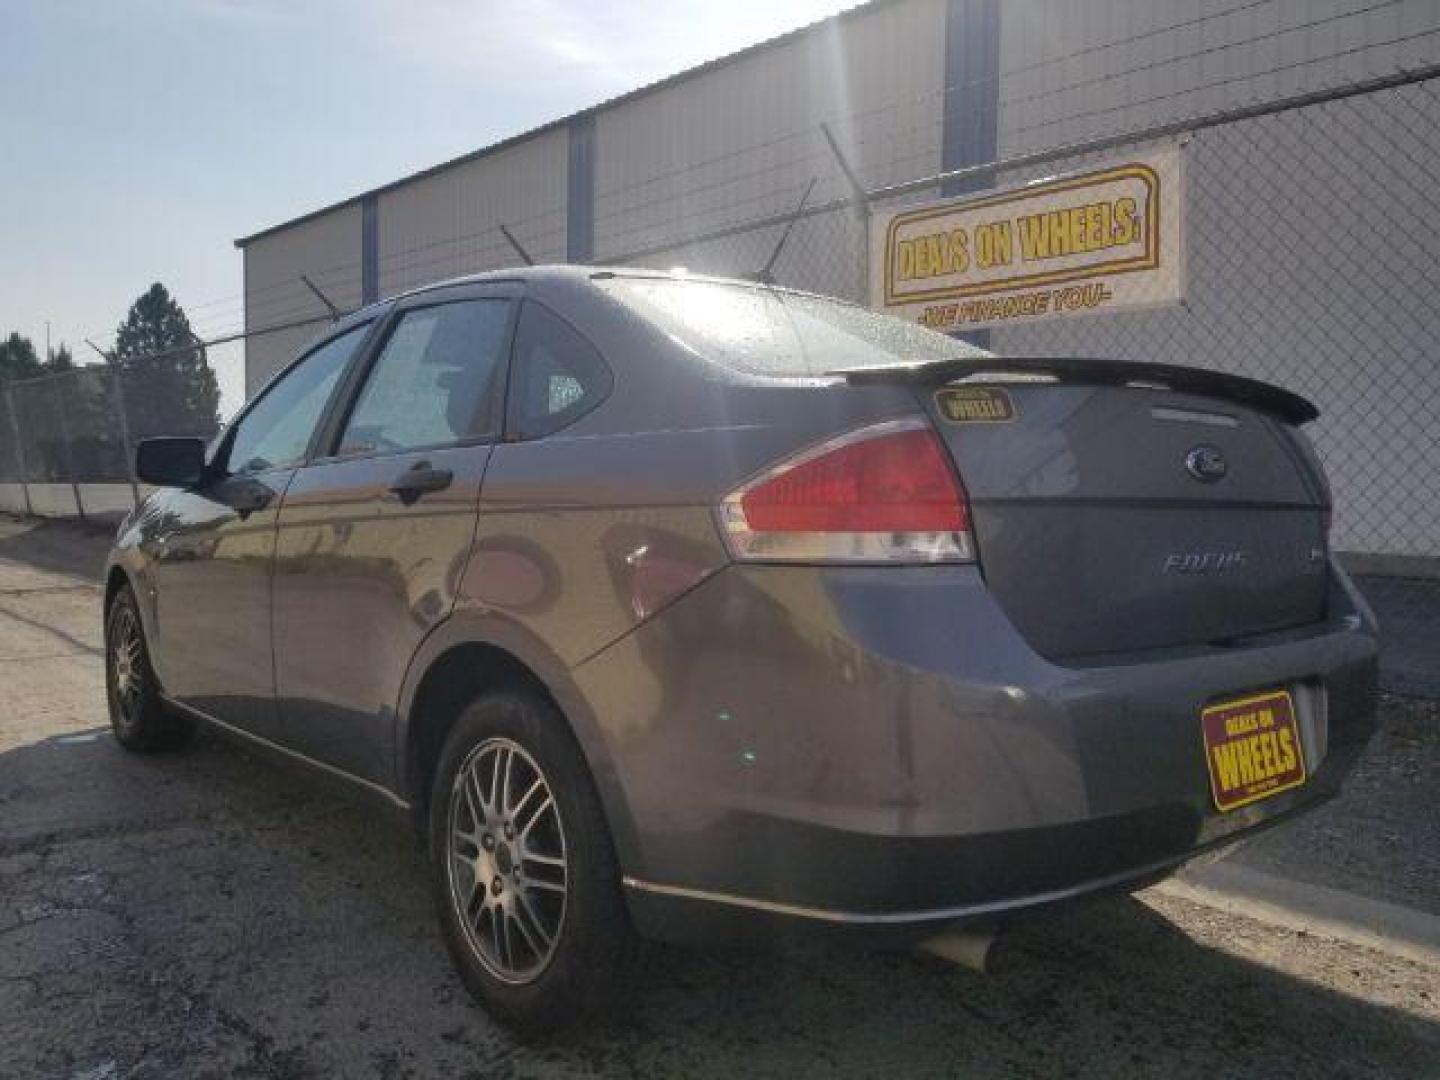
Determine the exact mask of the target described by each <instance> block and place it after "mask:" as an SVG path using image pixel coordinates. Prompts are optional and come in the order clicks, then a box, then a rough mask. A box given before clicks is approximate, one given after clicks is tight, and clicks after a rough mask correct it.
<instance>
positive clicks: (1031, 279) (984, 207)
mask: <svg viewBox="0 0 1440 1080" xmlns="http://www.w3.org/2000/svg"><path fill="white" fill-rule="evenodd" d="M1181 160H1182V158H1181V150H1180V147H1178V146H1171V147H1168V148H1166V149H1163V150H1160V151H1157V152H1154V153H1150V154H1144V155H1141V156H1138V157H1134V158H1130V159H1128V160H1126V161H1123V162H1119V163H1116V164H1114V165H1110V166H1108V167H1106V168H1097V169H1090V170H1087V171H1085V172H1079V173H1073V174H1070V175H1066V176H1060V177H1055V178H1052V179H1046V180H1039V181H1036V182H1034V183H1030V184H1026V185H1024V186H1023V187H1016V188H1010V189H1006V190H1002V191H991V192H986V193H983V194H978V195H973V196H967V197H965V198H961V199H947V200H945V201H944V202H939V203H929V204H926V205H924V206H913V207H907V208H905V209H903V210H898V211H892V212H888V213H880V214H876V215H875V216H874V217H873V218H872V221H871V230H872V232H871V242H870V251H871V259H870V289H871V303H872V306H874V307H875V308H877V309H878V310H880V311H884V312H887V313H889V314H891V315H899V316H901V317H902V318H906V319H910V320H912V321H917V322H920V323H923V324H924V325H926V326H932V327H934V328H935V329H937V330H964V329H969V328H978V327H982V326H996V325H1000V324H1005V323H1013V322H1022V321H1028V320H1032V319H1046V318H1054V317H1056V316H1064V315H1083V314H1099V313H1109V312H1115V311H1125V310H1133V309H1135V308H1142V307H1157V306H1161V305H1165V304H1175V303H1178V302H1179V301H1180V299H1181V298H1182V296H1183V295H1184V278H1183V266H1184V252H1183V250H1182V243H1183V236H1184V233H1183V230H1182V228H1181V214H1182V206H1181Z"/></svg>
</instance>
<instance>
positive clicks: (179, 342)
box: [112, 282, 220, 438]
mask: <svg viewBox="0 0 1440 1080" xmlns="http://www.w3.org/2000/svg"><path fill="white" fill-rule="evenodd" d="M112 355H113V362H114V363H115V364H117V365H118V366H119V368H120V374H121V376H122V378H123V379H124V383H125V404H126V408H127V410H128V413H129V419H130V432H131V434H132V435H133V436H134V437H136V438H143V437H144V436H146V435H162V434H178V435H201V436H204V437H207V438H208V437H209V436H210V435H213V434H214V433H215V431H216V430H218V428H219V423H220V413H219V410H220V386H219V384H218V383H217V382H216V381H215V372H213V371H211V370H210V366H209V365H208V364H207V363H206V362H205V348H204V346H203V345H201V344H200V339H199V338H197V337H196V336H195V334H194V332H193V331H191V329H190V320H189V319H187V318H186V317H185V312H184V310H182V309H181V307H180V305H179V304H177V303H176V302H175V301H174V300H173V299H172V298H171V296H170V293H169V292H168V291H166V289H165V286H163V285H161V284H160V283H159V282H156V283H155V284H154V285H151V286H150V288H149V289H148V290H147V291H146V292H145V293H143V294H142V295H141V296H140V297H139V299H137V300H136V301H135V303H133V304H131V305H130V311H129V313H128V314H126V316H125V321H124V322H122V323H121V324H120V326H119V328H118V329H117V330H116V332H115V349H114V353H113V354H112Z"/></svg>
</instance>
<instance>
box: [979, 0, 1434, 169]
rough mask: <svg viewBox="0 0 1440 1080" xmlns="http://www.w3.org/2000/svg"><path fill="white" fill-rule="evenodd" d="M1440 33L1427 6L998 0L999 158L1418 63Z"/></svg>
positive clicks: (1289, 0) (1332, 1) (1367, 0)
mask: <svg viewBox="0 0 1440 1080" xmlns="http://www.w3.org/2000/svg"><path fill="white" fill-rule="evenodd" d="M1437 31H1440V4H1437V3H1435V2H1434V0H1401V2H1399V3H1393V4H1384V5H1381V4H1377V3H1375V0H1270V2H1269V3H1259V4H1253V3H1241V2H1239V0H1104V2H1103V3H1099V2H1095V3H1083V4H1082V3H1067V4H1059V3H1055V2H1054V0H1004V2H1003V3H1002V4H1001V30H1000V151H1001V155H1002V156H1012V155H1014V154H1016V153H1019V152H1022V151H1026V150H1033V149H1036V148H1040V147H1046V146H1055V145H1062V144H1064V143H1069V142H1075V141H1079V140H1082V139H1085V138H1089V137H1093V136H1096V135H1100V134H1108V133H1110V132H1115V131H1128V130H1134V129H1136V128H1139V127H1142V126H1144V125H1147V124H1153V123H1158V122H1160V121H1164V120H1170V119H1175V118H1178V117H1188V116H1195V115H1198V114H1201V113H1205V112H1210V111H1214V110H1217V109H1223V108H1230V107H1233V106H1237V105H1244V104H1250V103H1252V102H1256V101H1268V100H1273V99H1275V98H1279V97H1285V96H1288V95H1291V94H1296V93H1300V92H1303V91H1307V90H1315V89H1320V88H1323V87H1329V86H1337V85H1341V84H1345V83H1351V82H1355V81H1357V80H1360V79H1365V78H1369V77H1373V76H1376V75H1383V74H1388V73H1391V72H1394V71H1398V70H1400V69H1402V68H1415V67H1420V66H1422V65H1424V64H1429V63H1434V62H1436V60H1437V59H1440V33H1437ZM1402 39H1409V40H1402Z"/></svg>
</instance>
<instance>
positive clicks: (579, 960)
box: [430, 693, 629, 1031]
mask: <svg viewBox="0 0 1440 1080" xmlns="http://www.w3.org/2000/svg"><path fill="white" fill-rule="evenodd" d="M430 850H431V853H432V856H433V858H432V862H433V866H434V876H435V881H434V885H435V892H436V899H437V902H438V906H439V910H440V921H441V925H442V928H443V929H444V932H445V938H446V944H447V945H448V947H449V949H450V954H451V956H452V957H453V958H454V960H455V964H456V966H457V968H458V969H459V971H460V975H461V977H462V978H463V979H464V981H465V984H466V986H467V988H468V989H469V990H470V992H471V993H472V994H474V995H475V997H477V998H478V999H479V1000H480V1001H481V1002H483V1003H484V1004H485V1005H486V1006H487V1008H489V1009H490V1010H491V1011H492V1012H493V1013H494V1014H496V1016H498V1017H499V1018H500V1019H502V1020H504V1021H506V1022H507V1023H510V1024H511V1025H512V1026H514V1027H517V1028H519V1029H522V1030H525V1031H543V1030H550V1029H554V1028H557V1027H562V1026H565V1025H568V1024H570V1023H573V1022H575V1021H577V1020H579V1019H581V1018H583V1017H584V1016H586V1015H587V1014H590V1013H593V1012H594V1011H596V1010H597V1009H598V1008H599V1007H600V1006H601V1005H602V1004H606V1003H609V1002H611V1001H613V999H614V997H615V993H616V990H617V986H616V984H617V982H618V981H619V979H620V972H621V968H622V964H623V959H624V955H625V953H626V951H627V945H628V938H629V923H628V919H627V917H626V914H625V909H624V901H623V899H622V897H621V895H620V880H619V878H620V875H619V868H618V865H617V863H616V860H615V855H614V851H613V848H612V846H611V841H610V835H609V831H608V830H607V828H606V826H605V818H604V814H603V812H602V810H601V807H600V800H599V797H598V795H597V794H596V792H595V786H594V783H593V782H592V780H591V778H590V773H589V770H588V768H587V767H586V764H585V760H584V758H583V756H582V755H581V753H580V750H579V748H578V746H576V744H575V741H574V738H573V737H572V736H571V734H570V732H569V729H568V728H567V727H566V725H565V720H564V717H563V716H561V715H560V713H559V711H558V710H556V709H555V707H554V706H553V705H551V704H550V703H548V702H546V701H544V700H541V699H539V698H537V697H533V696H529V695H524V694H513V693H504V694H494V695H488V696H486V697H482V698H480V699H479V700H477V701H475V702H474V703H473V704H471V705H470V707H469V708H468V709H466V710H465V712H464V713H463V714H462V715H461V717H460V719H459V720H458V721H456V723H455V726H454V727H453V728H452V729H451V731H450V734H449V737H448V738H447V739H446V742H445V748H444V750H443V751H442V752H441V755H440V762H439V766H438V768H437V769H436V773H435V781H434V785H433V788H432V792H431V801H430Z"/></svg>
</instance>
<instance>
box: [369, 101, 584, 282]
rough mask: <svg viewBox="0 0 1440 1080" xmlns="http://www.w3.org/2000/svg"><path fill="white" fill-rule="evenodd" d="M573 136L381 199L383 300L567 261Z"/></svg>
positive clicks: (541, 141)
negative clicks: (449, 281)
mask: <svg viewBox="0 0 1440 1080" xmlns="http://www.w3.org/2000/svg"><path fill="white" fill-rule="evenodd" d="M568 160H569V131H568V129H567V128H563V127H562V128H559V129H555V130H551V131H547V132H542V133H541V134H539V135H537V136H535V137H533V138H530V139H526V140H524V141H523V142H520V143H516V144H514V145H512V146H508V147H505V148H504V149H502V150H499V151H496V152H494V153H490V154H486V155H485V156H483V157H480V158H476V159H475V160H472V161H469V162H465V163H463V164H460V165H455V166H452V167H450V168H447V169H444V170H443V171H441V172H437V173H434V174H432V175H430V176H426V177H422V178H421V179H418V180H414V181H411V182H410V183H407V184H404V185H403V186H401V187H398V188H395V189H393V190H391V191H387V192H383V193H382V194H381V195H380V197H379V238H380V254H379V259H380V266H379V269H380V281H379V284H380V288H379V294H380V295H381V296H390V295H393V294H394V293H398V292H403V291H405V290H406V289H413V288H416V287H417V286H420V285H425V284H429V283H430V282H434V281H442V280H444V279H445V278H452V277H457V276H459V275H461V274H471V273H477V272H479V271H482V270H494V269H499V268H502V267H507V266H517V265H519V264H520V262H521V260H520V257H519V256H518V255H517V254H516V253H515V250H514V248H512V247H511V246H510V245H509V243H508V242H507V241H506V240H505V238H504V236H503V235H502V234H501V232H500V226H501V225H504V226H505V227H506V228H508V229H509V230H510V232H511V233H512V234H514V236H515V238H516V239H517V240H519V241H520V243H521V245H522V246H523V247H524V248H525V250H526V251H528V252H529V253H530V256H531V257H532V258H533V259H535V261H536V262H541V263H545V262H564V261H565V247H566V244H565V238H566V214H565V193H566V177H567V167H568Z"/></svg>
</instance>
